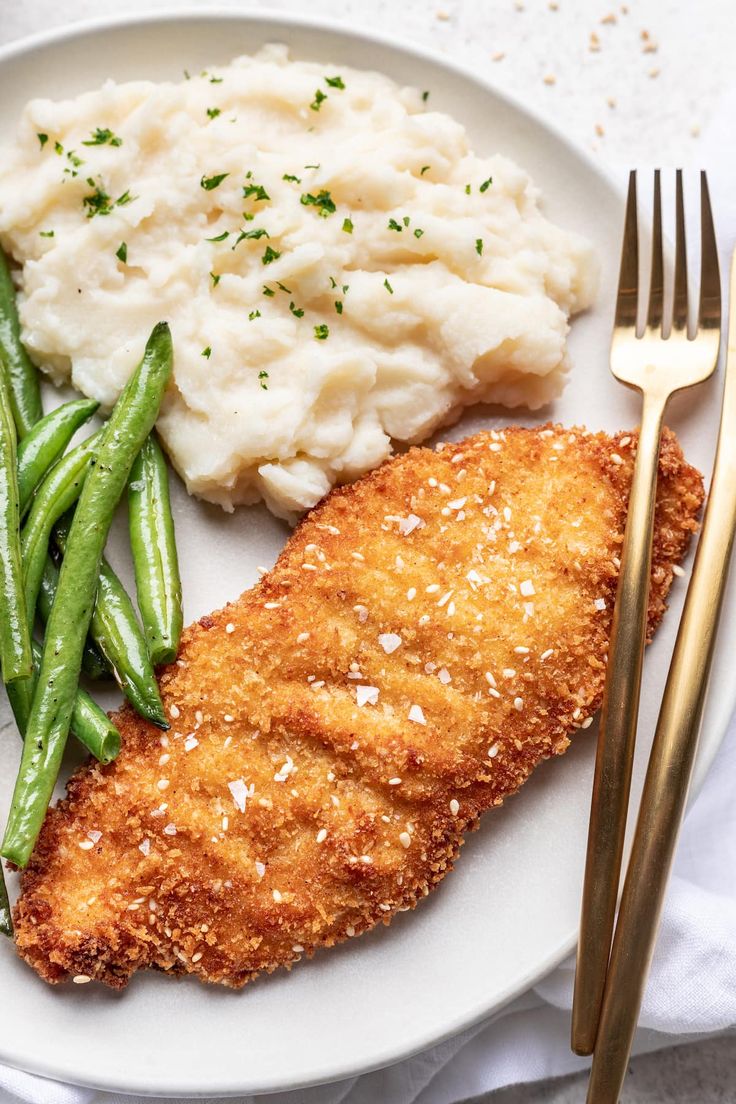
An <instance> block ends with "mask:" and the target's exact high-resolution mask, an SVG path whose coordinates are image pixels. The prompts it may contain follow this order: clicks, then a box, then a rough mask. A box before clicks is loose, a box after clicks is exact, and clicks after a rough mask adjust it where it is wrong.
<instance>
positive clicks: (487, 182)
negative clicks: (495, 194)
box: [480, 176, 493, 192]
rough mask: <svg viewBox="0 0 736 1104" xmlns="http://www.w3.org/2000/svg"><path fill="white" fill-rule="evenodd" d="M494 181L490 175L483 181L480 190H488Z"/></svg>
mask: <svg viewBox="0 0 736 1104" xmlns="http://www.w3.org/2000/svg"><path fill="white" fill-rule="evenodd" d="M492 183H493V177H492V176H489V177H488V179H487V180H484V181H483V183H482V184H481V186H480V191H481V192H487V191H488V189H489V188H490V186H491V184H492Z"/></svg>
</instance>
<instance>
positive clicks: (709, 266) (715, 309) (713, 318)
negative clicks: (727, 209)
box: [698, 172, 721, 329]
mask: <svg viewBox="0 0 736 1104" xmlns="http://www.w3.org/2000/svg"><path fill="white" fill-rule="evenodd" d="M720 324H721V277H720V272H719V268H718V248H717V246H716V232H715V228H714V226H713V212H712V210H711V206H710V192H709V191H708V176H707V174H706V173H704V172H701V174H700V310H699V312H698V326H703V327H705V328H706V329H712V328H714V327H716V328H717V327H719V326H720Z"/></svg>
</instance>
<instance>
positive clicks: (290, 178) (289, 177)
mask: <svg viewBox="0 0 736 1104" xmlns="http://www.w3.org/2000/svg"><path fill="white" fill-rule="evenodd" d="M281 179H282V180H288V181H289V182H290V183H291V184H301V180H300V178H299V177H298V176H294V175H293V174H292V173H284V175H283V176H282V177H281Z"/></svg>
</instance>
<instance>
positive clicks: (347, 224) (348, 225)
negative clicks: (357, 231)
mask: <svg viewBox="0 0 736 1104" xmlns="http://www.w3.org/2000/svg"><path fill="white" fill-rule="evenodd" d="M342 228H343V230H344V231H345V233H346V234H352V232H353V220H352V219H349V218H346V219H343V222H342Z"/></svg>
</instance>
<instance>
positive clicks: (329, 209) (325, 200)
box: [301, 190, 337, 218]
mask: <svg viewBox="0 0 736 1104" xmlns="http://www.w3.org/2000/svg"><path fill="white" fill-rule="evenodd" d="M301 202H302V203H303V204H304V206H305V207H316V208H317V209H318V211H319V213H320V215H321V216H322V218H327V216H328V215H332V214H334V213H335V211H336V210H337V207H336V206H335V204H334V201H333V199H332V196H331V195H330V193H329V192H326V191H324V190H323V191H321V192H317V195H312V193H311V192H306V194H305V195H303V196H302V197H301Z"/></svg>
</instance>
